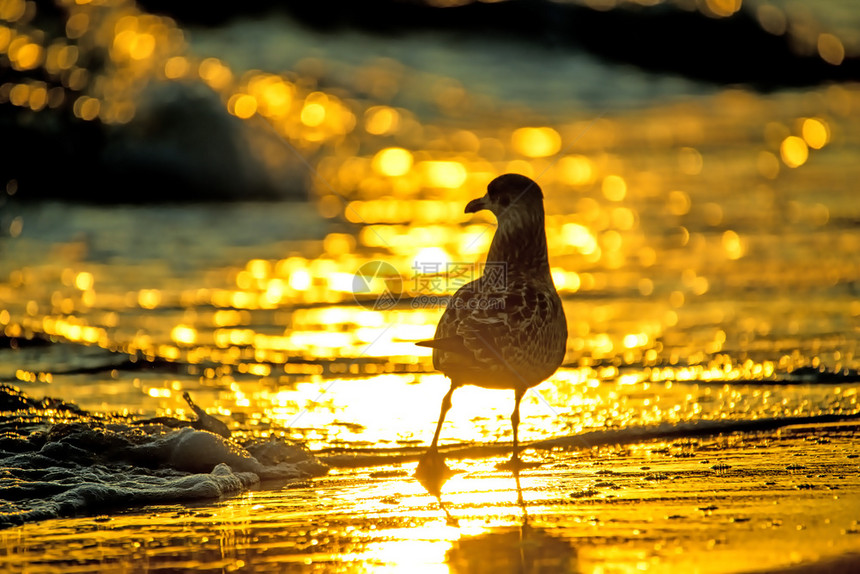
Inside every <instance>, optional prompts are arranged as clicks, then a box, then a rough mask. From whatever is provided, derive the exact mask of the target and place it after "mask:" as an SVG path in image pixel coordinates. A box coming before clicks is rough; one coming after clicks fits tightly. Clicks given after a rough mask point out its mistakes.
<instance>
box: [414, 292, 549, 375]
mask: <svg viewBox="0 0 860 574" xmlns="http://www.w3.org/2000/svg"><path fill="white" fill-rule="evenodd" d="M534 296H535V291H534V290H533V289H530V288H527V287H523V288H521V289H518V290H510V291H507V290H486V291H481V290H480V289H475V288H473V289H460V290H459V291H458V292H457V293H456V294H455V295H454V297H453V298H452V299H451V301H450V302H449V305H448V308H447V309H446V310H445V313H444V314H443V315H442V318H441V319H440V320H439V325H438V327H437V328H436V336H435V337H434V338H433V339H432V340H430V341H421V342H419V343H418V345H420V346H422V347H430V348H432V349H434V352H433V364H434V366H435V367H436V368H437V369H439V370H441V371H442V372H445V373H446V374H453V373H454V372H464V373H465V372H497V371H499V370H503V369H509V368H510V367H509V366H508V364H509V363H510V364H518V363H519V362H520V355H521V354H522V353H523V352H524V350H523V345H522V343H523V341H522V338H523V336H527V334H528V333H529V332H531V330H532V329H531V327H530V325H531V324H533V323H535V322H539V321H540V318H539V317H538V316H537V315H538V314H539V312H540V309H541V307H540V306H539V305H536V306H534V308H532V307H531V306H530V305H528V304H527V303H528V301H527V299H533V298H534Z"/></svg>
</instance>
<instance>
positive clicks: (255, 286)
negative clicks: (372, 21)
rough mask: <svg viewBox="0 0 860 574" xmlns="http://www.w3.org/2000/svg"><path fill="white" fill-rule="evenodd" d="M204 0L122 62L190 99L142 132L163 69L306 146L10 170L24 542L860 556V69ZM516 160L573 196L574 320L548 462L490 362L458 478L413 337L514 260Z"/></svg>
mask: <svg viewBox="0 0 860 574" xmlns="http://www.w3.org/2000/svg"><path fill="white" fill-rule="evenodd" d="M770 4H773V5H779V6H782V4H781V3H776V2H773V3H770ZM786 6H788V3H786ZM821 6H823V4H816V7H817V9H820V8H821ZM839 6H844V5H842V4H840V5H839ZM125 8H127V6H126V7H125ZM125 8H124V9H125ZM92 9H93V10H95V9H96V8H92ZM98 9H99V10H101V9H102V8H98ZM788 9H789V8H786V10H788ZM795 9H796V8H795ZM88 10H89V8H88ZM786 13H791V12H786ZM93 14H96V13H95V12H93V13H91V14H90V15H91V16H93ZM122 14H123V15H125V16H128V17H132V18H133V21H134V22H135V24H134V26H131V24H130V22H131V20H126V21H123V22H124V23H123V24H122V26H120V24H119V21H118V19H117V21H116V22H114V24H115V26H114V27H113V28H112V29H113V30H114V32H116V33H117V34H118V33H119V32H122V31H123V29H128V30H133V31H134V33H135V34H138V35H143V34H152V35H153V37H155V38H157V39H158V42H156V45H157V46H162V44H161V43H160V42H161V37H160V36H158V34H161V33H165V34H167V36H166V37H167V38H173V37H174V36H171V35H170V34H168V33H167V32H165V31H164V30H168V31H169V30H170V29H172V28H171V26H175V27H178V26H179V25H178V24H176V23H175V22H173V23H171V22H169V21H162V20H158V19H155V20H152V19H147V17H146V16H145V15H141V14H140V13H138V12H133V11H132V12H130V13H126V12H123V13H122ZM129 14H131V16H129ZM111 17H113V16H111V15H110V13H108V15H107V16H105V18H108V19H109V18H111ZM93 18H95V16H93ZM820 20H822V21H826V18H824V19H820ZM94 21H95V20H94ZM109 21H110V20H109ZM111 22H113V21H111ZM827 25H830V24H827ZM117 26H119V28H117ZM123 26H127V27H128V28H123ZM147 26H151V28H147ZM159 26H161V28H159ZM827 29H828V30H831V29H832V30H836V29H837V28H827ZM183 34H184V36H183V37H184V39H185V41H186V42H187V45H185V46H184V47H181V48H172V47H171V50H174V51H170V50H167V49H165V51H160V49H159V50H153V51H152V53H151V54H149V55H148V56H147V57H141V58H137V57H131V55H132V54H137V55H138V56H139V55H141V54H143V52H134V50H136V49H140V50H143V48H139V47H138V48H135V46H138V44H134V43H131V44H129V47H127V48H128V50H130V51H129V55H130V56H129V57H128V58H125V59H123V58H124V57H123V56H122V49H123V48H122V46H124V44H123V41H125V40H122V39H121V40H116V38H115V37H113V36H112V38H114V39H113V40H111V41H112V42H113V43H112V44H111V46H113V50H114V52H112V53H113V54H114V56H113V57H114V58H115V60H116V62H115V64H116V66H117V70H115V71H114V72H113V74H114V75H111V73H108V72H106V73H105V76H104V78H106V79H104V80H103V82H102V83H101V84H97V85H99V86H103V85H114V84H111V82H113V81H116V82H117V84H116V85H117V86H120V85H123V86H124V85H126V84H124V83H123V82H124V81H125V80H124V78H127V76H125V75H123V74H126V73H133V74H140V75H141V76H140V77H145V78H149V79H148V80H147V82H149V84H148V87H147V88H146V89H144V90H142V91H140V92H134V94H133V95H134V98H139V99H133V101H134V105H135V106H137V107H136V108H135V109H137V110H141V111H140V113H139V115H137V116H135V118H136V119H133V120H129V121H128V122H127V123H123V122H118V123H115V124H110V121H109V116H106V117H105V119H104V121H105V123H106V124H110V125H112V126H113V128H111V129H116V130H118V131H117V133H119V134H122V133H125V132H123V131H122V130H126V129H127V130H129V132H127V133H132V134H135V133H137V134H138V135H139V134H141V133H142V134H152V133H162V132H154V131H145V130H144V131H142V132H134V131H133V130H140V129H142V126H144V125H145V124H142V123H141V122H143V121H144V119H145V118H148V120H147V121H149V120H151V119H152V118H153V117H156V118H157V117H158V116H157V114H156V115H155V116H153V115H147V114H149V113H150V112H146V110H147V109H150V110H152V109H153V108H151V107H150V108H147V105H151V102H147V101H146V99H145V98H146V95H147V94H150V95H151V94H154V93H155V94H168V95H169V94H171V93H173V90H178V91H181V90H184V89H185V88H184V87H183V86H186V85H190V84H195V83H197V84H200V85H204V86H208V88H207V89H209V90H211V91H212V92H213V93H214V94H215V95H214V96H212V99H211V100H207V101H211V102H215V103H216V105H217V106H221V107H222V109H221V113H222V114H223V115H224V117H225V118H227V120H229V125H230V126H232V127H231V128H230V129H229V130H227V131H224V132H218V133H219V134H222V133H223V134H227V136H229V137H233V138H236V140H235V141H236V142H240V143H242V145H245V146H246V147H245V148H243V149H248V150H251V151H249V152H248V153H249V154H251V155H249V157H252V158H254V159H253V161H255V162H258V163H256V164H253V165H256V166H257V167H258V168H259V169H260V170H263V171H265V169H269V168H271V169H272V171H271V172H269V171H265V173H267V174H269V173H274V174H278V173H282V172H281V171H279V170H280V169H282V168H283V166H284V165H289V166H290V167H289V169H286V168H284V169H286V171H287V172H289V173H290V174H293V175H295V174H296V173H300V174H301V176H300V177H293V176H291V177H293V179H289V182H290V183H289V185H290V186H292V187H291V189H292V190H293V191H292V192H291V195H290V197H291V199H290V200H278V201H272V200H271V199H269V200H266V201H244V200H242V197H243V195H242V193H243V190H244V188H242V187H241V186H240V187H239V188H237V189H236V194H235V197H234V198H233V200H232V201H230V202H226V203H213V202H209V203H200V202H184V203H183V202H179V203H176V202H170V203H164V202H133V203H129V202H123V201H120V202H118V203H114V202H111V203H107V204H105V203H101V204H100V203H93V202H89V203H88V202H79V201H69V200H43V201H28V198H27V194H28V193H29V192H28V188H27V180H26V179H22V180H21V181H18V180H10V181H9V182H6V188H5V189H6V194H5V196H4V197H3V200H2V212H0V229H2V235H0V341H2V348H0V383H3V384H4V385H6V386H4V387H3V389H2V390H3V393H2V394H0V399H2V403H0V404H2V414H0V417H2V418H0V424H2V437H0V451H2V452H0V456H2V459H3V463H2V469H0V472H2V475H0V493H2V495H0V526H3V527H4V529H3V530H0V537H2V540H3V542H2V547H3V548H4V551H3V552H2V553H0V562H2V564H3V565H4V567H5V568H7V569H9V570H11V571H31V572H57V571H62V572H89V571H104V570H105V569H113V570H117V571H132V572H137V571H141V572H142V571H167V570H172V571H199V572H203V571H222V572H224V571H254V572H257V571H259V572H269V571H273V572H274V571H278V572H280V571H348V572H363V571H376V570H382V571H397V570H401V571H407V572H415V571H442V572H444V571H455V572H457V571H474V570H470V568H475V567H476V566H475V564H485V565H486V564H493V568H494V571H506V569H507V571H535V572H537V571H550V572H577V571H583V572H595V573H597V572H628V571H631V572H632V571H655V572H670V571H678V570H679V569H685V570H688V571H698V572H743V571H752V570H761V569H777V568H782V567H788V566H790V565H796V564H809V563H814V564H818V565H819V566H820V567H822V568H824V567H825V566H826V565H827V564H831V565H832V564H836V563H842V562H845V563H846V564H849V566H848V567H849V568H850V565H851V564H854V565H856V562H854V563H851V562H850V561H851V560H856V555H857V552H858V551H859V550H860V538H858V534H857V532H858V520H860V514H858V509H860V499H858V496H860V494H858V493H860V473H858V468H857V460H858V459H857V456H858V455H860V452H858V449H857V447H856V436H857V426H856V425H857V423H856V421H857V417H858V414H860V410H858V398H857V393H858V390H860V378H858V369H859V368H860V358H858V356H857V345H858V339H860V295H858V275H860V256H858V253H860V233H858V222H860V203H858V202H857V200H856V197H855V196H856V181H858V176H860V173H857V172H858V169H860V168H858V164H857V162H856V158H857V156H858V146H860V140H858V136H857V134H858V133H860V130H858V124H860V91H858V89H857V86H856V85H854V84H851V83H827V84H823V85H816V86H809V87H806V88H793V89H781V90H776V91H774V92H769V93H761V92H757V91H755V90H753V89H751V88H748V87H744V86H728V87H727V86H715V85H709V84H705V83H703V82H701V81H693V80H688V79H683V78H680V77H674V76H672V75H661V76H655V75H653V74H649V73H647V72H644V71H641V70H636V69H628V68H624V67H619V66H617V65H615V64H611V63H608V62H606V61H603V60H601V59H598V58H595V57H593V56H590V55H587V54H585V53H581V52H564V51H551V52H547V51H546V50H545V49H543V48H540V49H539V48H535V47H532V48H528V47H521V46H518V45H517V46H514V45H512V44H509V43H506V42H499V43H498V44H492V45H491V46H488V45H487V44H485V43H482V42H480V41H471V40H464V39H462V38H449V39H448V40H440V39H439V37H438V36H434V35H432V34H416V35H405V36H404V37H400V38H373V37H370V36H368V35H367V34H366V33H362V32H357V31H351V32H344V33H342V34H337V35H326V34H323V33H321V32H311V31H308V30H307V29H305V28H302V27H300V26H298V25H296V24H294V23H291V22H290V21H289V20H287V19H286V18H285V17H283V16H277V17H271V18H248V19H239V20H237V21H234V22H231V23H229V24H225V25H223V26H220V27H217V28H213V29H210V28H203V27H194V26H188V27H185V28H183ZM122 38H126V37H125V36H124V37H122ZM844 38H845V46H846V51H847V53H848V54H849V55H850V53H851V46H852V44H851V42H850V35H845V36H844ZM126 39H128V38H126ZM129 41H131V40H129ZM136 41H138V42H143V44H140V45H143V46H145V45H146V44H145V41H144V40H141V39H138V40H136ZM168 44H169V43H165V44H164V45H168ZM170 46H173V45H172V44H170ZM171 58H180V59H181V61H180V60H171ZM169 62H172V63H170V64H168V63H169ZM537 62H539V63H540V65H537ZM144 64H145V65H144ZM156 65H157V66H158V67H157V66H156ZM182 65H186V66H188V69H187V70H186V71H185V72H184V73H183V74H181V75H180V76H179V77H178V79H171V78H167V79H166V78H165V77H164V75H166V74H173V73H174V72H175V70H174V71H172V72H171V71H170V70H173V68H171V67H170V66H179V67H181V66H182ZM123 66H125V67H123ZM153 69H155V70H163V71H156V72H153V71H152V70H153ZM177 69H178V68H177ZM147 70H148V71H147ZM188 70H196V72H194V73H192V72H190V71H188ZM175 73H178V72H175ZM146 74H151V77H150V76H147V75H146ZM510 77H515V78H516V79H517V80H516V81H506V79H507V78H510ZM572 77H573V78H577V81H570V80H568V78H572ZM195 85H196V84H195ZM165 86H166V87H165ZM34 89H35V88H34ZM94 89H95V88H94ZM194 89H197V88H194ZM160 90H165V91H160ZM108 91H109V90H108ZM106 93H107V92H106ZM111 93H114V92H111ZM119 93H120V94H121V95H123V96H125V95H127V94H125V92H121V91H120V92H119ZM93 94H95V92H93ZM246 96H247V97H249V98H252V99H253V102H254V103H253V104H251V103H250V102H251V100H249V99H244V100H243V99H242V98H243V97H246ZM88 97H89V96H88ZM120 99H121V98H120ZM99 101H101V102H102V104H100V105H101V106H103V108H102V109H108V108H109V107H110V103H111V102H112V100H111V99H110V97H104V98H103V99H101V100H99ZM178 101H180V102H182V101H183V100H182V99H181V98H180V99H179V100H178ZM84 103H85V102H84ZM4 105H7V106H8V105H10V104H8V103H4ZM252 105H253V111H252V112H250V115H248V110H250V109H251V108H250V107H243V106H252ZM79 107H80V108H82V109H83V111H84V112H85V111H86V108H83V104H81V105H80V106H79ZM155 109H156V110H157V109H159V108H157V106H156V108H155ZM79 111H80V110H79ZM144 112H146V113H144ZM36 113H41V112H36ZM82 113H83V112H82ZM189 113H190V112H189ZM84 115H86V114H84ZM81 119H82V120H84V121H86V120H85V119H84V118H81ZM136 122H137V123H136ZM225 125H227V124H225ZM124 126H125V127H124ZM192 127H193V126H192ZM189 129H190V128H189ZM200 133H201V134H203V139H205V136H206V134H207V132H206V130H205V128H204V129H201V131H200ZM117 137H127V136H122V135H118V136H117ZM134 137H138V136H134ZM140 137H144V136H140ZM146 137H149V136H148V135H147V136H146ZM147 141H151V142H154V144H158V145H164V144H165V142H167V143H170V142H171V140H170V139H169V138H168V139H164V137H161V136H159V137H157V138H154V139H151V140H147ZM195 141H202V140H195ZM170 149H176V148H170ZM180 149H181V147H180ZM179 157H183V158H184V157H185V156H179ZM217 161H218V158H217V157H216V162H217ZM248 161H251V160H248ZM228 165H233V164H228ZM260 166H263V167H260ZM267 166H268V167H267ZM273 166H274V167H273ZM264 168H265V169H264ZM508 171H514V172H519V173H524V174H527V175H530V176H532V177H533V178H534V179H536V180H537V181H538V182H539V184H540V185H541V187H542V188H543V190H544V193H545V196H546V212H547V236H548V243H549V249H550V261H551V265H552V272H553V278H554V280H555V283H556V286H557V288H558V290H559V292H560V294H561V296H562V299H563V302H564V306H565V313H566V316H567V319H568V331H569V333H570V337H569V340H568V350H567V355H566V358H565V364H564V366H563V367H562V368H561V369H559V371H558V372H557V373H556V374H554V375H553V376H552V377H551V378H550V379H548V380H547V381H545V382H544V383H542V384H541V385H539V386H537V387H535V388H534V389H532V390H530V392H529V393H528V394H527V395H526V397H525V399H524V400H523V403H522V408H521V415H522V423H521V426H520V440H522V441H524V442H525V443H527V445H528V446H527V448H526V451H525V458H526V459H527V460H529V461H530V462H535V463H539V466H537V467H536V468H532V469H529V470H526V471H523V472H521V473H520V476H519V477H518V481H515V479H514V477H513V476H512V475H511V473H510V472H505V471H501V470H498V469H497V468H496V467H495V464H496V463H497V462H499V461H501V460H503V459H504V458H506V456H507V455H508V449H509V447H510V440H511V429H510V422H509V417H510V410H511V408H512V403H513V401H512V398H513V397H512V396H511V395H512V393H510V392H505V391H489V390H484V389H477V388H472V387H466V388H463V389H460V390H458V391H457V393H455V395H454V406H453V408H452V410H451V411H450V413H449V416H448V418H447V421H446V423H445V425H443V429H442V436H441V443H442V444H443V445H444V446H445V448H444V452H446V454H447V456H448V457H449V458H450V460H449V464H450V465H451V466H452V467H453V468H454V469H455V470H456V471H457V473H456V474H455V475H454V476H453V477H452V478H451V479H450V480H449V481H448V482H447V483H446V484H445V485H444V487H443V489H442V496H441V497H440V498H439V499H438V500H437V499H436V498H435V497H433V496H431V495H430V494H428V493H427V492H426V491H425V490H424V489H423V488H422V487H421V485H420V484H419V483H418V482H417V481H416V480H415V479H414V478H413V477H412V474H413V471H414V468H415V462H416V461H417V457H418V456H419V455H420V454H421V452H422V449H423V448H424V447H426V445H427V444H428V443H429V440H430V438H431V436H432V432H433V430H434V427H435V423H436V418H437V416H438V409H439V402H440V400H441V398H442V396H443V395H444V394H445V392H446V391H447V385H448V383H447V381H446V380H445V378H444V377H443V376H442V375H441V374H439V373H436V372H434V371H433V369H432V364H431V361H430V356H429V353H428V352H427V349H422V348H420V347H416V346H415V345H414V343H415V342H416V341H419V340H422V339H426V338H429V337H431V336H432V334H433V331H434V329H435V324H436V321H437V320H438V318H439V316H440V315H441V312H442V309H441V308H440V307H439V305H438V304H437V303H436V302H438V301H439V300H440V298H441V297H443V296H444V295H445V294H448V293H450V292H452V291H453V290H454V289H456V287H457V286H458V285H459V282H461V281H462V280H463V278H464V277H468V276H469V275H470V274H474V273H477V272H480V267H479V266H477V265H476V262H480V261H481V260H482V258H483V257H484V254H485V253H486V249H487V247H488V245H489V241H490V239H491V237H492V234H493V231H494V228H493V223H494V222H493V221H492V220H491V219H490V218H489V217H484V216H483V215H478V216H466V215H465V214H463V212H462V210H463V207H464V206H465V204H466V203H467V202H468V201H469V200H470V199H473V198H475V197H478V196H479V195H481V194H482V193H483V191H484V188H485V186H486V184H487V183H488V182H489V181H490V180H491V179H492V177H494V176H495V175H498V174H499V173H503V172H508ZM69 177H72V176H71V175H70V176H69ZM267 177H268V176H267ZM239 181H243V180H241V179H240V180H239ZM133 183H134V182H132V181H129V182H128V184H129V186H132V185H133ZM293 188H295V189H293ZM120 189H122V188H121V187H120ZM153 194H154V195H157V196H159V197H161V196H162V195H163V193H162V192H161V191H159V192H158V193H156V192H155V191H153ZM121 197H122V196H121ZM237 198H238V199H237ZM380 270H382V272H380ZM184 393H189V394H190V396H191V397H193V400H194V402H195V403H196V404H197V405H199V407H200V408H202V409H203V410H204V411H205V413H207V414H204V415H203V416H202V418H201V415H199V414H198V413H195V412H194V410H193V409H192V408H191V407H190V405H189V404H188V403H187V401H186V400H185V399H184V398H183V394H184ZM207 416H212V417H215V418H216V419H217V420H218V421H221V423H223V424H226V426H227V428H228V430H229V434H230V437H229V438H227V437H223V436H219V435H217V434H213V433H211V432H208V431H207V429H215V430H217V429H218V427H217V426H213V425H212V424H208V423H207V422H206V421H207V418H206V417H207ZM201 420H202V421H203V422H201ZM518 491H519V494H520V496H522V498H523V500H524V503H523V504H518V503H517V495H518ZM446 513H447V514H446ZM448 515H450V518H451V519H449V517H448ZM452 519H453V520H452ZM455 522H456V525H455ZM762 548H766V550H762ZM834 560H835V561H842V562H833V561H834ZM846 561H847V562H846Z"/></svg>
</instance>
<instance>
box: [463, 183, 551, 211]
mask: <svg viewBox="0 0 860 574" xmlns="http://www.w3.org/2000/svg"><path fill="white" fill-rule="evenodd" d="M484 209H486V210H489V211H490V212H492V213H493V215H495V216H496V218H497V219H499V222H500V223H501V221H502V220H503V219H505V215H506V214H509V213H512V212H521V213H522V212H524V211H531V210H532V209H537V210H538V211H539V212H540V213H543V193H542V192H541V189H540V187H539V186H538V184H537V183H535V182H534V181H532V180H531V179H529V178H527V177H526V176H524V175H519V174H516V173H506V174H505V175H500V176H499V177H497V178H496V179H494V180H493V181H491V182H490V184H489V185H488V186H487V193H486V195H484V196H483V197H479V198H478V199H473V200H472V201H470V202H469V203H468V204H467V205H466V211H465V212H466V213H477V212H478V211H482V210H484Z"/></svg>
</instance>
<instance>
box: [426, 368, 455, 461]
mask: <svg viewBox="0 0 860 574" xmlns="http://www.w3.org/2000/svg"><path fill="white" fill-rule="evenodd" d="M454 389H455V386H454V383H451V388H450V389H448V392H447V393H446V394H445V397H444V398H443V399H442V409H441V411H440V412H439V422H438V423H436V433H435V434H434V435H433V442H432V443H430V448H429V449H428V450H427V454H430V453H431V452H433V453H434V454H435V453H436V450H437V445H436V443H438V442H439V433H440V432H442V423H443V422H445V415H446V414H448V410H449V409H450V408H451V395H453V394H454Z"/></svg>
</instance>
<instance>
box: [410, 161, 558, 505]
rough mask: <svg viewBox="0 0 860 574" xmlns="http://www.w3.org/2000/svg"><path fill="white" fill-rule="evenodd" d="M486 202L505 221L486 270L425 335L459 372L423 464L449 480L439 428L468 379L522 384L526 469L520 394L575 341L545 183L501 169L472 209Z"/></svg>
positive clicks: (491, 384) (421, 470) (437, 360)
mask: <svg viewBox="0 0 860 574" xmlns="http://www.w3.org/2000/svg"><path fill="white" fill-rule="evenodd" d="M485 209H486V210H489V211H490V212H492V213H493V214H494V215H495V216H496V219H497V221H498V228H497V230H496V233H495V235H494V237H493V241H492V243H491V245H490V251H489V253H488V254H487V261H486V264H485V266H484V270H483V274H482V275H481V277H480V278H478V279H476V280H474V281H472V282H470V283H467V284H465V285H463V286H462V287H460V288H459V289H458V290H457V292H456V293H454V295H453V296H452V297H451V299H450V300H449V302H448V305H447V308H446V309H445V312H444V313H443V315H442V317H441V319H440V320H439V324H438V326H437V328H436V334H435V335H434V338H433V339H431V340H429V341H420V342H418V343H417V344H418V345H420V346H423V347H431V348H432V349H433V366H434V367H435V368H436V369H437V370H439V371H441V372H442V373H444V374H445V375H446V376H447V377H448V378H449V379H450V380H451V388H450V389H449V390H448V393H447V394H446V395H445V397H444V398H443V399H442V407H441V412H440V413H439V422H438V423H437V425H436V432H435V434H434V435H433V442H432V443H431V445H430V448H429V449H428V450H427V452H426V453H425V455H424V456H423V457H422V459H421V461H420V462H419V465H418V469H417V471H416V476H418V477H419V478H420V477H421V476H422V475H423V476H424V477H425V478H428V480H429V482H431V483H432V482H433V481H434V480H437V481H443V480H444V478H445V477H444V476H443V475H444V474H446V471H447V470H448V469H447V467H445V466H444V461H442V464H441V466H440V465H439V456H438V442H439V433H440V431H441V430H442V423H443V422H444V421H445V415H446V413H447V412H448V409H450V408H451V397H452V395H453V393H454V391H455V390H456V389H457V388H459V387H461V386H463V385H477V386H479V387H484V388H489V389H512V390H513V391H514V410H513V413H512V414H511V427H512V429H513V453H512V455H511V460H510V465H511V467H512V468H514V469H518V468H519V467H520V465H521V462H520V459H519V442H518V427H519V422H520V415H519V408H520V401H521V400H522V398H523V395H524V394H525V392H526V391H527V390H528V389H529V388H531V387H533V386H535V385H537V384H539V383H541V382H542V381H544V380H546V379H547V378H548V377H550V376H551V375H552V374H553V373H554V372H555V371H556V369H558V367H559V366H560V365H561V363H562V361H563V359H564V354H565V350H566V347H567V321H566V320H565V316H564V310H563V308H562V303H561V299H560V298H559V296H558V292H557V291H556V289H555V285H554V284H553V281H552V276H551V274H550V267H549V259H548V256H547V245H546V230H545V224H544V207H543V193H542V192H541V189H540V187H539V186H538V185H537V183H535V182H534V181H532V180H531V179H529V178H528V177H525V176H523V175H518V174H505V175H502V176H499V177H497V178H496V179H494V180H493V181H492V182H490V184H489V185H488V186H487V193H486V195H484V196H483V197H481V198H479V199H475V200H473V201H470V202H469V203H468V205H466V210H465V212H466V213H476V212H478V211H481V210H485ZM425 486H426V485H425ZM428 490H431V491H432V490H433V489H431V488H428ZM436 491H437V492H438V487H437V488H436Z"/></svg>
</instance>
